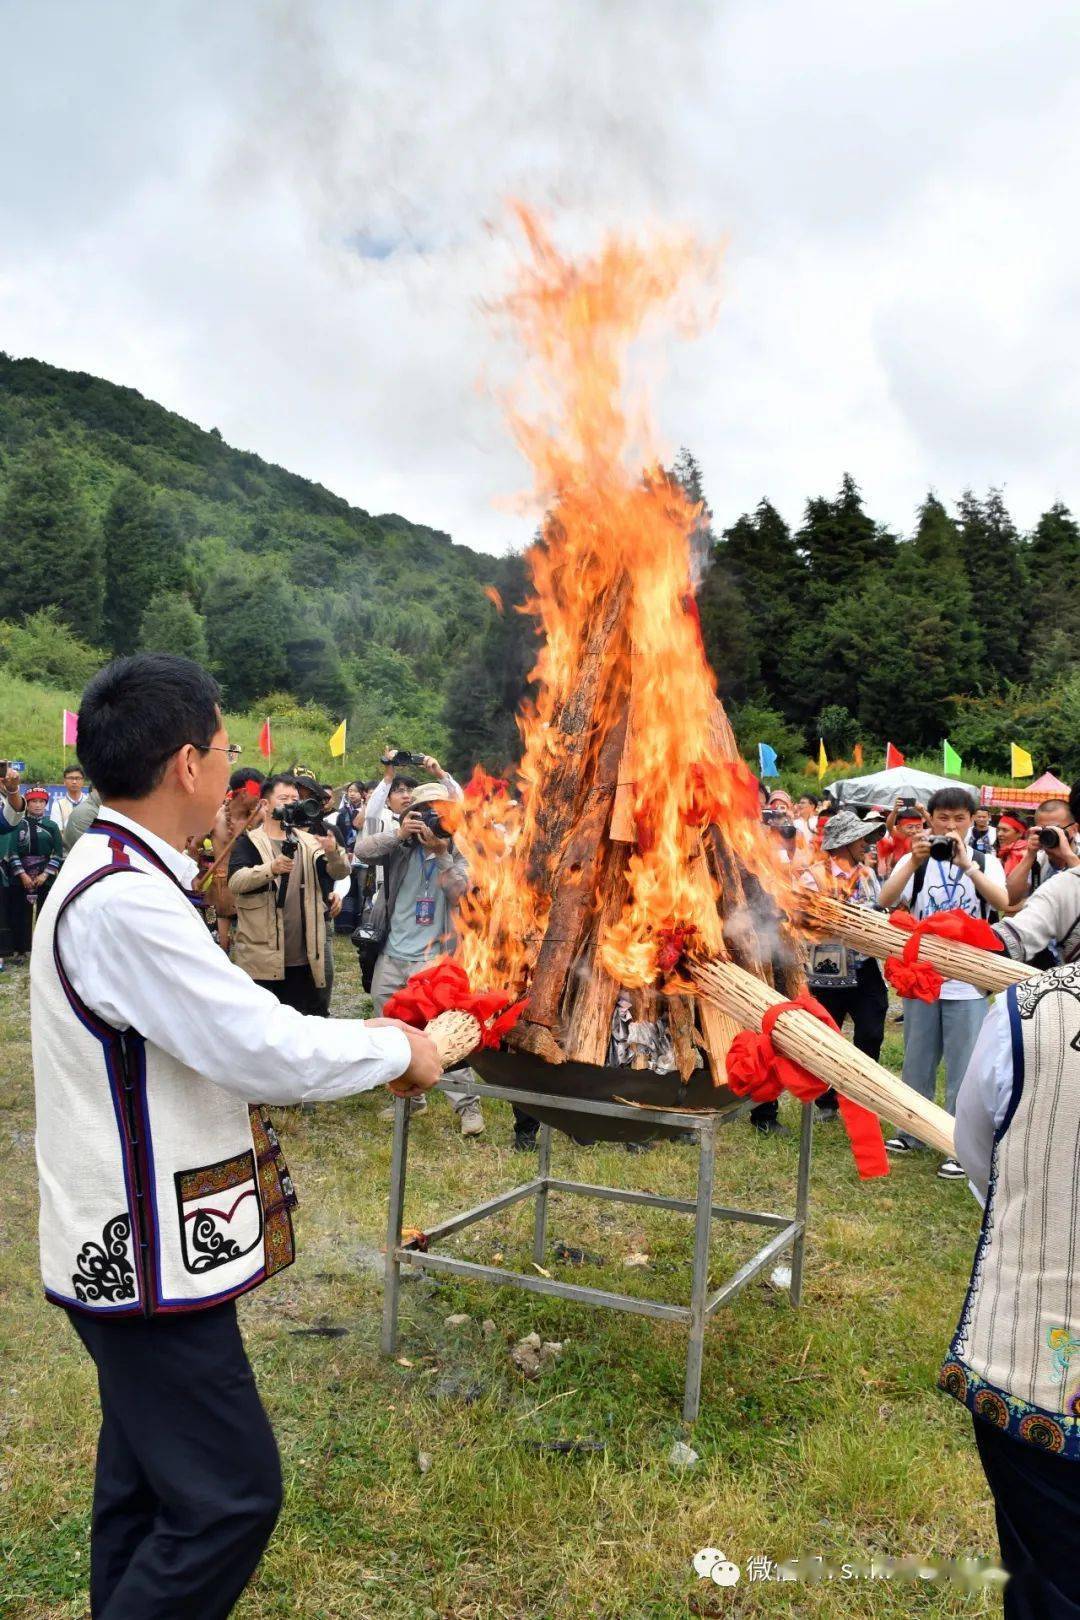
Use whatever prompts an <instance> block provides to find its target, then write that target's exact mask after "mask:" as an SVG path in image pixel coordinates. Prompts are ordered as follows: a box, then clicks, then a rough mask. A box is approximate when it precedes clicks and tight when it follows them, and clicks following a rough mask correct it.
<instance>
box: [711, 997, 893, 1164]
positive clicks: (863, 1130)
mask: <svg viewBox="0 0 1080 1620" xmlns="http://www.w3.org/2000/svg"><path fill="white" fill-rule="evenodd" d="M794 1010H798V1011H801V1012H808V1013H810V1014H811V1015H812V1016H813V1017H814V1018H819V1019H820V1020H821V1022H822V1023H823V1024H828V1026H829V1028H830V1029H836V1028H837V1025H836V1021H835V1020H834V1019H833V1018H831V1017H830V1016H829V1014H828V1013H827V1012H826V1011H825V1008H824V1007H823V1006H822V1005H821V1002H820V1001H815V1000H814V998H813V996H812V995H811V994H810V992H809V991H808V990H800V991H799V994H798V995H797V996H796V998H795V1000H794V1001H780V1002H777V1004H776V1006H775V1007H770V1008H769V1010H768V1012H767V1013H766V1014H765V1016H764V1017H763V1018H762V1020H761V1034H760V1035H755V1034H753V1033H752V1032H751V1031H750V1030H741V1031H740V1032H739V1034H738V1035H736V1037H735V1039H734V1040H733V1041H732V1043H731V1046H730V1047H729V1048H728V1055H727V1081H728V1085H729V1086H730V1087H731V1089H732V1091H733V1092H734V1093H735V1095H736V1096H737V1097H750V1098H752V1099H753V1101H754V1102H755V1103H763V1102H775V1100H776V1098H777V1097H779V1095H780V1093H781V1092H782V1091H790V1092H791V1094H792V1096H794V1097H797V1098H798V1099H799V1101H800V1102H804V1103H807V1102H813V1100H814V1098H815V1097H820V1096H822V1095H823V1094H824V1093H825V1092H826V1091H828V1089H829V1088H828V1086H827V1085H826V1084H825V1082H824V1081H823V1080H819V1079H818V1077H817V1075H816V1074H811V1073H810V1070H809V1069H804V1068H803V1066H802V1064H801V1063H796V1062H795V1061H794V1060H793V1059H792V1058H789V1057H785V1056H784V1054H783V1053H782V1052H778V1051H777V1050H776V1048H775V1047H774V1046H773V1042H772V1032H773V1028H774V1026H775V1024H776V1020H777V1019H778V1018H779V1017H780V1014H781V1013H785V1012H792V1011H794ZM839 1104H840V1117H841V1119H842V1120H843V1122H844V1129H845V1130H846V1131H847V1134H848V1141H849V1142H850V1143H851V1152H852V1156H853V1157H854V1159H855V1168H856V1169H857V1170H858V1172H859V1176H860V1178H861V1179H862V1180H863V1181H868V1180H870V1178H871V1177H873V1176H887V1175H888V1173H889V1160H888V1155H887V1154H886V1152H885V1143H884V1142H883V1140H882V1136H881V1126H880V1124H879V1123H878V1119H877V1116H876V1115H875V1114H872V1113H871V1112H870V1110H869V1109H868V1108H863V1107H862V1106H861V1105H860V1104H859V1103H855V1102H852V1101H851V1100H850V1098H848V1097H844V1096H840V1097H839Z"/></svg>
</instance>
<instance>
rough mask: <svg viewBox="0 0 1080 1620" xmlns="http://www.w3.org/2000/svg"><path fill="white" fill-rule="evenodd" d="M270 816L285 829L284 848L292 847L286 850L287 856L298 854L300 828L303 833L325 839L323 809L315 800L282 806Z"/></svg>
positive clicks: (300, 800)
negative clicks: (297, 845)
mask: <svg viewBox="0 0 1080 1620" xmlns="http://www.w3.org/2000/svg"><path fill="white" fill-rule="evenodd" d="M270 814H271V815H272V816H273V818H274V820H275V821H280V822H281V825H282V827H283V828H284V829H285V838H284V841H283V844H284V846H288V845H290V844H291V845H292V848H291V849H290V848H288V847H285V848H284V853H285V854H286V855H293V854H295V852H296V831H297V829H298V828H299V830H300V831H301V832H308V833H313V834H314V835H315V837H316V838H323V837H325V835H326V823H325V821H324V820H323V808H322V805H321V804H318V803H316V801H315V800H314V799H297V801H296V803H295V804H280V805H278V807H277V809H276V810H271V812H270Z"/></svg>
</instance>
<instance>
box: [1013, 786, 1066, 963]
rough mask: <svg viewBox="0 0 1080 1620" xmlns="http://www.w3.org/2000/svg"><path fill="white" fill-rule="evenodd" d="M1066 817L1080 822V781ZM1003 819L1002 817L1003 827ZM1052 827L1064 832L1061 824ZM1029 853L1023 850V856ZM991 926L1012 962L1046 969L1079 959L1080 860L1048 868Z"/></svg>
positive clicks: (1051, 854) (1051, 853)
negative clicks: (1028, 892)
mask: <svg viewBox="0 0 1080 1620" xmlns="http://www.w3.org/2000/svg"><path fill="white" fill-rule="evenodd" d="M1053 802H1054V803H1055V804H1059V803H1060V802H1061V801H1060V800H1054V801H1053ZM1069 816H1070V818H1071V820H1072V821H1073V822H1074V823H1076V822H1077V821H1080V782H1074V783H1073V785H1072V790H1071V791H1070V793H1069ZM1004 822H1005V818H1004V817H1003V818H1002V826H1004ZM1041 830H1042V831H1044V832H1045V831H1047V830H1048V829H1047V828H1045V827H1044V828H1042V829H1041ZM1053 830H1054V831H1056V832H1064V831H1066V829H1064V828H1061V827H1060V826H1056V827H1055V828H1054V829H1053ZM1066 842H1067V840H1066ZM1028 853H1030V852H1029V851H1025V857H1026V855H1027V854H1028ZM1040 853H1045V854H1046V855H1047V856H1048V857H1050V859H1051V860H1052V857H1053V855H1054V854H1055V853H1059V854H1060V852H1055V851H1051V850H1046V851H1041V850H1040ZM1048 864H1049V863H1048ZM994 927H995V931H996V932H997V933H998V934H1000V935H1001V938H1002V940H1003V942H1004V945H1005V950H1006V951H1007V953H1008V954H1009V956H1011V957H1012V958H1013V959H1014V960H1015V961H1018V962H1030V963H1031V965H1032V966H1033V967H1039V968H1043V969H1044V970H1045V969H1046V968H1050V967H1056V966H1057V965H1058V963H1061V962H1075V961H1077V959H1080V861H1076V860H1072V861H1066V862H1065V864H1063V865H1061V866H1060V867H1059V868H1058V869H1057V870H1051V871H1048V872H1047V874H1046V877H1045V880H1044V881H1042V882H1040V883H1039V884H1038V886H1037V887H1036V889H1035V892H1034V893H1033V894H1032V896H1031V898H1030V899H1029V900H1027V901H1025V902H1024V904H1022V905H1021V906H1020V908H1019V909H1018V910H1016V911H1014V912H1013V913H1012V915H1011V916H1009V917H1002V919H1001V921H1000V922H998V923H995V925H994Z"/></svg>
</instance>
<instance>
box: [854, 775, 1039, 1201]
mask: <svg viewBox="0 0 1080 1620" xmlns="http://www.w3.org/2000/svg"><path fill="white" fill-rule="evenodd" d="M927 811H928V814H929V817H930V826H929V829H928V830H927V829H924V830H922V831H920V832H917V833H915V835H914V837H913V838H912V840H911V853H910V854H909V855H905V856H904V858H903V860H901V861H899V862H898V863H897V865H896V867H895V869H894V870H893V872H892V873H891V875H890V876H889V877H888V878H887V879H886V880H885V882H884V883H883V884H882V886H881V894H880V895H879V897H878V904H879V905H880V906H881V907H882V909H883V910H885V911H890V910H892V909H893V908H894V907H897V906H903V907H905V908H906V909H907V910H909V911H910V912H911V914H912V916H913V917H914V918H916V920H917V921H921V920H922V918H923V917H930V916H933V914H934V913H935V912H938V911H966V912H967V914H968V915H969V916H970V917H983V918H986V917H987V916H988V914H989V913H990V912H991V911H1004V910H1006V908H1007V906H1008V893H1007V891H1006V888H1005V874H1004V872H1003V871H1002V869H1001V863H1000V861H998V859H997V858H996V856H994V855H984V854H983V853H982V852H981V851H974V850H971V849H969V847H968V842H967V835H968V831H969V829H970V828H971V826H972V823H973V821H974V819H975V801H974V799H973V798H972V797H971V795H970V793H968V792H966V791H965V789H964V788H959V787H945V788H939V789H938V791H937V792H936V793H932V794H931V795H930V802H929V804H928V806H927ZM988 1005H989V998H988V997H987V995H986V993H985V992H984V991H981V990H976V988H975V986H974V985H971V984H964V983H963V982H962V981H961V980H959V979H946V980H945V983H944V984H943V985H942V987H941V994H940V996H939V998H938V1000H937V1001H930V1002H927V1001H919V1000H917V999H915V998H914V997H905V999H904V1068H903V1075H902V1078H903V1080H904V1082H905V1084H906V1085H909V1086H913V1087H914V1089H915V1090H916V1091H918V1092H919V1093H920V1094H921V1095H922V1096H924V1097H927V1098H929V1099H930V1100H931V1101H933V1099H934V1092H935V1089H936V1084H937V1071H938V1064H939V1063H940V1062H941V1059H942V1056H943V1055H944V1058H945V1107H946V1109H947V1110H948V1112H949V1113H950V1114H955V1112H956V1094H957V1092H958V1091H959V1089H960V1082H961V1080H962V1079H963V1078H964V1071H965V1070H966V1068H967V1066H968V1061H969V1059H970V1057H971V1053H972V1051H973V1049H974V1046H975V1041H976V1038H977V1037H978V1034H979V1030H980V1029H981V1028H982V1023H983V1019H984V1018H985V1017H986V1012H987V1007H988ZM923 1145H924V1144H923V1143H922V1142H920V1140H919V1138H918V1137H916V1136H912V1135H910V1134H909V1133H908V1132H906V1131H898V1132H897V1134H896V1135H895V1136H893V1137H890V1138H889V1140H888V1141H887V1142H886V1144H885V1146H886V1147H887V1149H888V1150H889V1152H890V1153H894V1154H904V1153H911V1152H912V1151H913V1150H914V1149H916V1148H921V1147H922V1146H923ZM938 1175H939V1176H940V1177H941V1178H942V1179H943V1180H946V1181H949V1180H956V1179H963V1176H964V1171H963V1169H962V1168H961V1166H960V1165H958V1164H957V1162H956V1160H955V1159H946V1160H945V1161H944V1162H943V1163H942V1164H941V1165H940V1167H939V1169H938Z"/></svg>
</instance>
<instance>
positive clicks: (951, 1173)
mask: <svg viewBox="0 0 1080 1620" xmlns="http://www.w3.org/2000/svg"><path fill="white" fill-rule="evenodd" d="M938 1175H939V1176H940V1178H941V1180H942V1181H965V1180H966V1179H967V1171H966V1170H965V1169H964V1167H963V1165H962V1164H957V1162H956V1160H955V1159H942V1161H941V1163H940V1164H939V1165H938Z"/></svg>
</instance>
